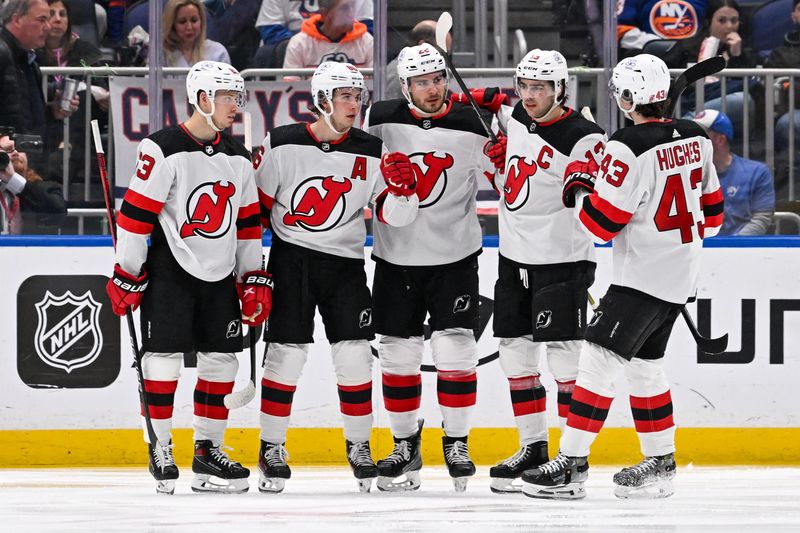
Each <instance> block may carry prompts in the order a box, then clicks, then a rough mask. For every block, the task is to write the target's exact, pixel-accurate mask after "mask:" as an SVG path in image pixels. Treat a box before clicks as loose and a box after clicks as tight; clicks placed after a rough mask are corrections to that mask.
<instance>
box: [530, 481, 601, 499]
mask: <svg viewBox="0 0 800 533" xmlns="http://www.w3.org/2000/svg"><path fill="white" fill-rule="evenodd" d="M522 494H524V495H525V496H528V497H530V498H539V499H543V500H580V499H583V498H585V497H586V489H585V488H584V486H583V483H570V484H569V485H561V486H556V487H543V486H541V485H533V484H531V483H525V482H523V483H522Z"/></svg>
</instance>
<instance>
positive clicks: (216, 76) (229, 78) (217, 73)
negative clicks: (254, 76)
mask: <svg viewBox="0 0 800 533" xmlns="http://www.w3.org/2000/svg"><path fill="white" fill-rule="evenodd" d="M200 91H204V92H205V93H206V94H207V95H208V99H209V100H210V101H211V112H210V113H205V112H204V111H203V110H202V109H200V106H199V105H198V98H197V94H198V93H199V92H200ZM217 91H236V92H238V93H239V97H238V102H237V104H238V105H239V107H243V106H244V105H245V103H246V95H245V91H244V79H243V78H242V75H241V74H239V71H238V70H236V69H235V68H233V67H232V66H230V65H228V64H227V63H220V62H218V61H199V62H197V63H195V64H194V65H192V68H191V70H190V71H189V74H188V75H187V76H186V94H187V96H188V98H189V103H190V104H192V105H193V106H194V108H195V109H197V111H198V112H199V113H200V114H201V115H203V116H204V117H206V122H208V124H209V125H210V126H211V127H212V128H213V129H214V130H215V131H220V128H218V127H217V126H216V125H215V124H214V122H213V121H212V120H211V116H212V115H213V114H214V109H215V106H214V94H215V93H216V92H217Z"/></svg>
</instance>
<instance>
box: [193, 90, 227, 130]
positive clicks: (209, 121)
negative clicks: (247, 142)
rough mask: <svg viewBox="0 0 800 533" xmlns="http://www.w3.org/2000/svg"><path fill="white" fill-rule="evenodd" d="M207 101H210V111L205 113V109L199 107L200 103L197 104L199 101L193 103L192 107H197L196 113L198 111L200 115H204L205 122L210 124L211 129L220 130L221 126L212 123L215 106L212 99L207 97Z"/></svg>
mask: <svg viewBox="0 0 800 533" xmlns="http://www.w3.org/2000/svg"><path fill="white" fill-rule="evenodd" d="M209 101H210V102H211V113H206V112H205V111H203V110H202V109H200V104H199V102H198V103H197V104H194V108H195V109H197V112H198V113H200V114H201V115H203V116H204V117H206V122H207V123H208V125H209V126H211V129H212V130H214V131H216V132H220V131H222V128H218V127H217V125H216V124H214V119H213V116H214V107H215V106H214V100H211V99H210V98H209Z"/></svg>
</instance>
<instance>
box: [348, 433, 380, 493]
mask: <svg viewBox="0 0 800 533" xmlns="http://www.w3.org/2000/svg"><path fill="white" fill-rule="evenodd" d="M345 445H346V446H347V462H348V463H350V468H352V469H353V475H354V476H356V480H358V490H359V492H369V490H370V488H372V480H373V479H374V478H376V477H378V467H377V466H375V461H373V460H372V453H371V452H370V449H369V441H364V442H350V441H349V440H347V441H345Z"/></svg>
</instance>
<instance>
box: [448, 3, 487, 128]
mask: <svg viewBox="0 0 800 533" xmlns="http://www.w3.org/2000/svg"><path fill="white" fill-rule="evenodd" d="M452 27H453V17H452V16H451V15H450V13H448V12H447V11H443V12H442V14H441V15H439V20H438V21H436V44H435V45H433V46H434V48H436V50H438V52H439V53H440V54H442V57H443V58H444V62H445V64H446V65H447V69H448V70H449V71H450V73H451V74H452V75H453V77H454V78H455V79H456V83H458V86H459V87H460V88H461V92H462V93H464V94H465V95H466V96H467V100H469V105H471V106H472V109H473V111H475V114H476V115H478V119H479V120H480V121H481V125H482V126H483V129H484V130H486V134H487V135H489V138H490V139H491V140H492V142H493V143H496V142H497V135H495V134H494V132H493V131H492V128H491V126H490V125H489V124H487V123H486V119H485V118H484V117H483V114H482V113H481V109H480V107H479V106H478V103H477V102H476V101H475V98H473V97H472V94H471V93H470V92H469V88H468V87H467V84H466V83H464V80H463V78H461V75H460V74H459V73H458V71H457V70H456V67H455V66H454V65H453V60H452V59H451V58H450V55H449V54H448V53H447V34H448V33H450V29H451V28H452Z"/></svg>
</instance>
